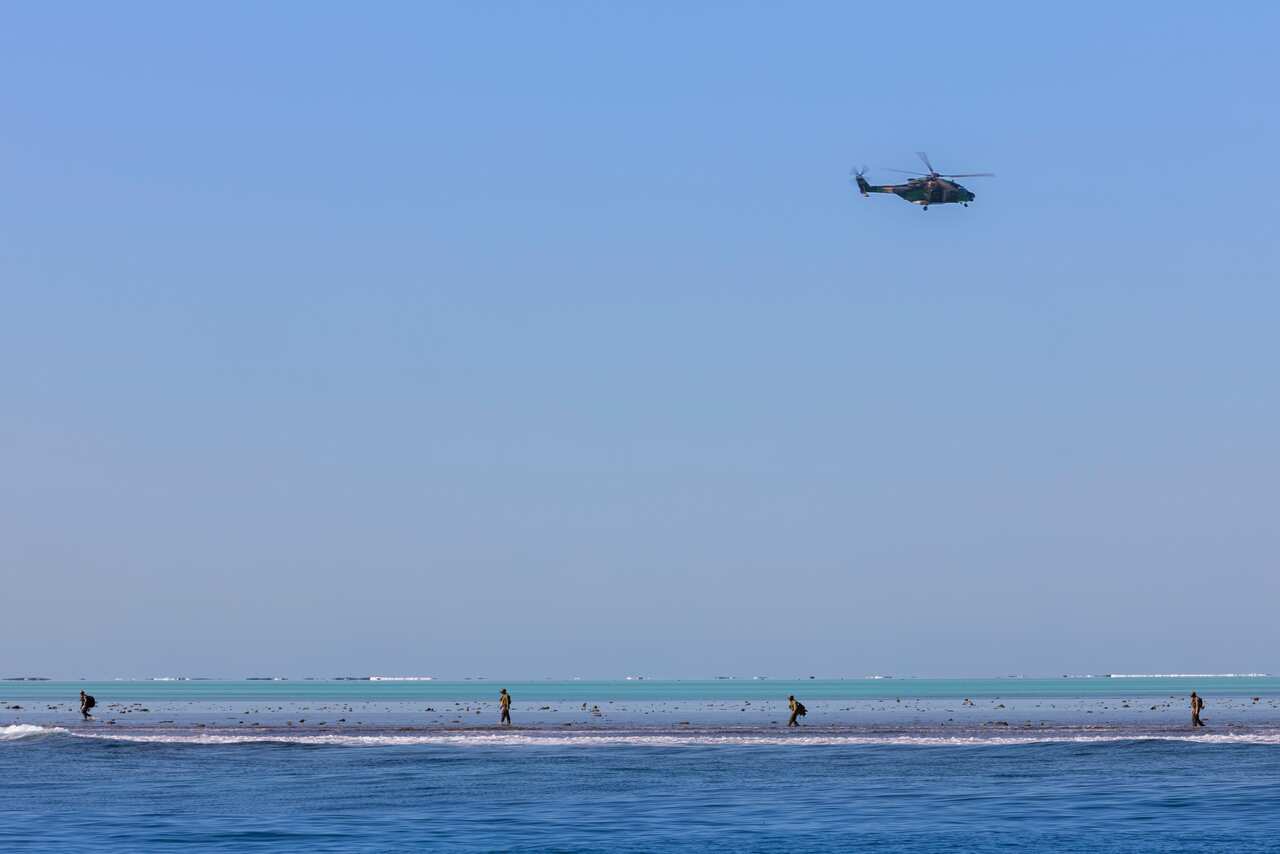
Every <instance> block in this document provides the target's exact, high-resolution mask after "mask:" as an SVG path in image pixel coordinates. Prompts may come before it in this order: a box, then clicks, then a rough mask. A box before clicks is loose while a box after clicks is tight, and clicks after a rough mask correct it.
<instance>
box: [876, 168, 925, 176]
mask: <svg viewBox="0 0 1280 854" xmlns="http://www.w3.org/2000/svg"><path fill="white" fill-rule="evenodd" d="M881 168H882V169H884V171H886V172H901V173H902V174H903V175H928V174H929V173H928V172H915V171H911V170H907V169H890V168H888V167H881Z"/></svg>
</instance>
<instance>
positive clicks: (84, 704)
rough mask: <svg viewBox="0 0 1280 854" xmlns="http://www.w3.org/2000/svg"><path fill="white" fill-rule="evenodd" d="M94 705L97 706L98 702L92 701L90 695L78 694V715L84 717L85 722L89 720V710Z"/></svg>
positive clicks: (82, 692)
mask: <svg viewBox="0 0 1280 854" xmlns="http://www.w3.org/2000/svg"><path fill="white" fill-rule="evenodd" d="M96 705H98V701H97V700H95V699H93V696H92V695H90V694H86V693H85V692H84V691H81V692H80V714H82V715H84V719H85V720H86V721H87V720H89V710H90V709H92V708H93V707H94V706H96Z"/></svg>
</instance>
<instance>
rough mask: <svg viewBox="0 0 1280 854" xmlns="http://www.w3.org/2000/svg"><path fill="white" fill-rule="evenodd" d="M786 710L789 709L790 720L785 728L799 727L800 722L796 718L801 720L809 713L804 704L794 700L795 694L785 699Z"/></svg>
mask: <svg viewBox="0 0 1280 854" xmlns="http://www.w3.org/2000/svg"><path fill="white" fill-rule="evenodd" d="M787 708H789V709H791V720H789V721H787V726H800V722H799V721H797V720H796V718H802V717H804V716H805V715H807V714H808V713H809V710H808V709H806V708H805V707H804V703H802V702H800V701H799V700H797V699H796V695H795V694H792V695H791V696H789V697H787Z"/></svg>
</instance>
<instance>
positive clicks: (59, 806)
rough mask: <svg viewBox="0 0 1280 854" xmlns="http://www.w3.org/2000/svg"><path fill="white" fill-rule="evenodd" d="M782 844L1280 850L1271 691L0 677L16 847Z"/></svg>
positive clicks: (8, 823) (1279, 760)
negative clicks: (89, 698) (503, 700)
mask: <svg viewBox="0 0 1280 854" xmlns="http://www.w3.org/2000/svg"><path fill="white" fill-rule="evenodd" d="M499 687H506V688H507V689H508V690H509V691H510V692H511V694H512V696H513V698H514V702H513V705H512V717H513V719H514V726H512V727H511V728H501V727H498V726H497V725H496V724H497V718H498V714H497V693H498V688H499ZM81 689H84V690H86V691H88V692H89V693H90V694H93V695H94V696H95V697H96V698H97V699H98V704H99V705H98V707H97V708H96V709H94V717H93V719H92V720H90V721H82V720H81V719H80V715H79V714H78V712H77V710H76V706H77V702H76V699H77V695H78V692H79V691H80V690H81ZM1193 689H1194V690H1197V691H1199V692H1200V693H1201V694H1202V695H1203V696H1204V697H1205V698H1206V701H1207V703H1208V705H1207V707H1206V709H1205V713H1204V716H1205V719H1206V721H1207V723H1208V726H1206V727H1203V728H1200V729H1198V730H1195V731H1193V730H1192V729H1191V727H1190V725H1189V717H1190V715H1189V711H1188V702H1187V695H1188V694H1189V693H1190V691H1191V690H1193ZM790 694H795V695H796V696H797V697H799V698H800V699H801V700H802V701H803V702H804V704H805V705H806V706H807V707H808V710H809V714H808V715H807V716H806V718H805V719H804V720H803V722H802V725H801V726H800V727H796V728H791V729H789V728H788V727H787V726H786V718H787V709H786V698H787V696H788V695H790ZM783 848H788V849H792V850H801V851H836V850H849V849H853V850H876V851H999V850H1011V851H1012V850H1017V851H1029V850H1036V851H1088V852H1111V851H1238V850H1244V849H1248V850H1252V851H1267V850H1280V679H1275V678H1270V677H1254V676H1248V677H1194V678H1191V677H1136V678H1118V677H1111V678H1076V679H1067V678H1061V679H1015V678H1009V679H968V680H942V679H847V680H827V679H804V680H772V679H770V680H763V679H717V680H707V681H655V680H631V681H617V682H592V681H578V680H571V681H551V680H544V681H537V682H511V683H497V682H493V681H486V680H471V681H465V682H440V681H430V682H426V681H415V682H398V681H383V682H371V681H365V680H359V681H336V680H306V681H303V680H288V681H261V680H255V681H246V680H237V681H116V682H26V681H5V682H0V849H3V850H5V851H89V850H93V851H98V852H101V851H170V850H175V851H176V850H183V851H190V850H206V851H297V850H307V851H423V850H441V851H611V852H616V851H668V850H684V851H703V850H705V851H724V850H734V851H777V850H780V849H783Z"/></svg>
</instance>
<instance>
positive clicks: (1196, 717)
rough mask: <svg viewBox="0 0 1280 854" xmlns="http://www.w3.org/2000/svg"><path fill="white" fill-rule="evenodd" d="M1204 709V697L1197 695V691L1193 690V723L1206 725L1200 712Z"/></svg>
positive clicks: (1193, 724) (1194, 724)
mask: <svg viewBox="0 0 1280 854" xmlns="http://www.w3.org/2000/svg"><path fill="white" fill-rule="evenodd" d="M1203 711H1204V697H1198V696H1196V692H1195V691H1192V692H1191V725H1192V726H1193V727H1195V726H1204V721H1202V720H1200V713H1201V712H1203Z"/></svg>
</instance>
